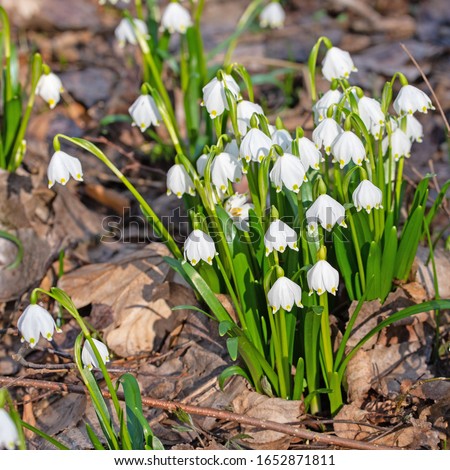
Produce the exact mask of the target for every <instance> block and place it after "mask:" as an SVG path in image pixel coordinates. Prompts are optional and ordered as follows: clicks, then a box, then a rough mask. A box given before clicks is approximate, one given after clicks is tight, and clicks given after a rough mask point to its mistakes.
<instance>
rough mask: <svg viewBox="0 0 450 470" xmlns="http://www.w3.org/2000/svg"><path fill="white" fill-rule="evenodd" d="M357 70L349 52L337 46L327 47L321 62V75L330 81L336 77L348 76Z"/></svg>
mask: <svg viewBox="0 0 450 470" xmlns="http://www.w3.org/2000/svg"><path fill="white" fill-rule="evenodd" d="M357 70H358V69H357V68H356V67H355V65H354V64H353V60H352V58H351V56H350V54H349V53H348V52H347V51H343V50H342V49H339V47H332V48H330V49H328V51H327V53H326V54H325V57H324V59H323V62H322V73H323V76H324V77H325V78H326V79H327V80H328V81H330V82H331V81H332V80H334V79H337V78H348V77H349V76H350V74H351V73H352V72H356V71H357Z"/></svg>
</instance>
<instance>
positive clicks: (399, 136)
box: [381, 128, 412, 162]
mask: <svg viewBox="0 0 450 470" xmlns="http://www.w3.org/2000/svg"><path fill="white" fill-rule="evenodd" d="M411 145H412V142H411V141H410V140H409V138H408V136H407V135H406V134H405V133H404V132H403V131H402V130H401V129H400V128H397V129H395V131H394V132H392V134H391V138H390V140H389V136H388V135H387V136H386V137H385V138H384V139H383V142H382V145H381V147H382V151H383V154H386V152H387V151H388V148H389V146H390V148H391V153H392V156H393V157H394V160H395V161H396V162H398V161H399V160H400V158H402V157H406V158H409V157H410V156H411Z"/></svg>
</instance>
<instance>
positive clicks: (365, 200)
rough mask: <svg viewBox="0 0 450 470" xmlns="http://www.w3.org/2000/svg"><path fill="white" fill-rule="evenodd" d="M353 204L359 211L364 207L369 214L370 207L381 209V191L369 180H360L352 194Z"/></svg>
mask: <svg viewBox="0 0 450 470" xmlns="http://www.w3.org/2000/svg"><path fill="white" fill-rule="evenodd" d="M352 199H353V204H354V206H355V207H356V210H357V211H358V212H359V211H360V210H362V209H364V210H365V211H367V213H368V214H370V211H371V210H372V209H382V208H383V206H382V202H383V193H382V192H381V189H379V188H377V187H376V186H375V185H374V184H373V183H372V182H371V181H369V180H362V181H361V183H359V184H358V186H357V188H356V189H355V190H354V191H353V194H352Z"/></svg>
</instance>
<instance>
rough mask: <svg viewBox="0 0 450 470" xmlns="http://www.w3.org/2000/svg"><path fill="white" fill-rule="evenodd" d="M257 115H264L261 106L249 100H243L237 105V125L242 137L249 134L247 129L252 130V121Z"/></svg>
mask: <svg viewBox="0 0 450 470" xmlns="http://www.w3.org/2000/svg"><path fill="white" fill-rule="evenodd" d="M255 113H256V114H262V115H264V111H263V109H262V108H261V106H260V105H259V104H257V103H252V102H251V101H247V100H241V101H239V103H238V104H237V123H238V129H239V133H240V134H241V135H242V136H244V135H245V134H246V133H247V129H250V127H251V126H250V120H251V118H252V116H253V115H254V114H255Z"/></svg>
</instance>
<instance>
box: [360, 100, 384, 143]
mask: <svg viewBox="0 0 450 470" xmlns="http://www.w3.org/2000/svg"><path fill="white" fill-rule="evenodd" d="M358 113H359V116H360V118H361V119H362V121H363V122H364V125H365V126H366V128H367V130H368V131H369V132H370V133H371V134H372V135H373V136H374V137H375V138H376V139H379V138H381V135H382V129H383V127H384V125H385V121H386V118H385V116H384V114H383V111H382V110H381V104H380V103H379V102H378V101H377V100H375V99H373V98H368V97H367V96H363V97H362V98H360V100H359V101H358Z"/></svg>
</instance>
